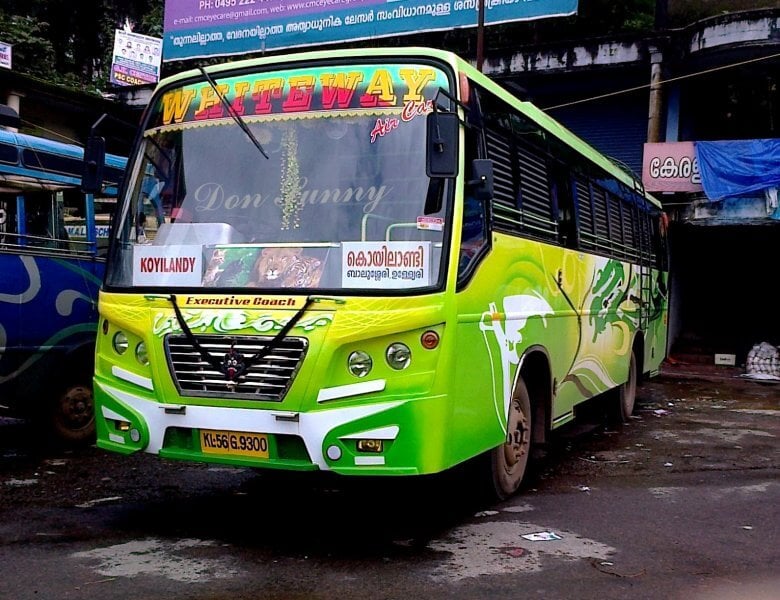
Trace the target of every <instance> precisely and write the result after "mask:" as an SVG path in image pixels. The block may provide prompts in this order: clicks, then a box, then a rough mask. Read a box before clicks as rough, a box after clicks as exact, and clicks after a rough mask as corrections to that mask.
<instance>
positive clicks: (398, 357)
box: [385, 342, 412, 371]
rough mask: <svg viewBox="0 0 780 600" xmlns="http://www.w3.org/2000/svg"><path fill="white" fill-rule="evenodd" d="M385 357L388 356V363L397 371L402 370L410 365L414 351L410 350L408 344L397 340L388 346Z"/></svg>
mask: <svg viewBox="0 0 780 600" xmlns="http://www.w3.org/2000/svg"><path fill="white" fill-rule="evenodd" d="M385 357H386V358H387V364H389V365H390V366H391V367H392V368H393V369H395V370H396V371H400V370H401V369H405V368H406V367H408V366H409V363H410V362H411V361H412V351H411V350H409V346H407V345H406V344H402V343H401V342H396V343H395V344H390V345H389V346H388V347H387V352H386V353H385Z"/></svg>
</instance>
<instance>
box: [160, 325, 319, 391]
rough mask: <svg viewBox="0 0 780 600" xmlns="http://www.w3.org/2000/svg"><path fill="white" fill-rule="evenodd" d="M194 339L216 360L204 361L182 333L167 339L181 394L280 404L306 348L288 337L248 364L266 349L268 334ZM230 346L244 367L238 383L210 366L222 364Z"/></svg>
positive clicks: (302, 340) (170, 364) (166, 346)
mask: <svg viewBox="0 0 780 600" xmlns="http://www.w3.org/2000/svg"><path fill="white" fill-rule="evenodd" d="M195 339H196V340H197V341H198V344H199V345H200V347H201V348H202V349H203V350H204V351H206V352H208V354H209V355H210V356H212V357H213V358H214V361H207V360H206V358H205V357H204V356H202V355H201V353H200V352H199V351H198V348H196V347H194V346H193V344H192V343H191V342H190V341H189V340H188V339H187V337H186V336H184V335H168V336H166V338H165V354H166V356H167V358H168V368H169V369H170V372H171V375H172V376H173V380H174V382H175V383H176V386H177V388H178V389H179V393H180V394H181V395H182V396H205V397H211V398H230V399H233V398H236V399H238V398H242V399H247V400H264V401H271V402H281V401H282V400H283V399H284V396H285V394H286V393H287V390H289V389H290V386H291V385H292V382H293V380H294V379H295V375H296V374H297V373H298V369H299V368H300V365H301V364H302V362H303V357H304V356H305V355H306V349H307V347H308V342H307V340H306V339H305V338H295V337H287V338H285V339H284V340H282V341H280V342H277V344H276V346H275V347H274V349H273V350H271V352H269V353H268V355H267V356H264V357H263V358H261V359H260V360H258V361H257V362H254V363H252V357H254V356H255V355H256V354H257V353H258V352H260V351H261V350H262V349H263V348H265V347H266V345H268V343H269V342H270V341H271V340H272V339H273V338H272V337H261V336H240V337H233V336H223V335H196V336H195ZM231 348H232V349H233V350H234V351H235V352H237V353H238V354H239V355H240V357H241V358H242V359H243V361H244V363H245V364H246V365H247V368H246V370H245V371H244V372H243V373H242V374H241V376H240V377H238V378H237V380H236V381H230V380H229V379H228V377H227V376H226V375H225V374H224V373H222V371H221V370H220V369H217V368H216V366H215V365H213V364H211V363H212V362H216V363H219V364H221V363H222V362H223V360H224V359H225V355H226V354H227V353H228V352H230V350H231Z"/></svg>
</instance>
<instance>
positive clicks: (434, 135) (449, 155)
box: [425, 111, 460, 178]
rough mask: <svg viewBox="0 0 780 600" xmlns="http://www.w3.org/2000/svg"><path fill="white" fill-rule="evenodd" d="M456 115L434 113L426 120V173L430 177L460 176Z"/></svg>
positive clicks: (458, 122)
mask: <svg viewBox="0 0 780 600" xmlns="http://www.w3.org/2000/svg"><path fill="white" fill-rule="evenodd" d="M459 127H460V121H459V119H458V115H457V114H455V113H444V112H438V111H433V112H432V113H428V116H427V117H426V120H425V133H426V135H425V138H426V140H425V142H426V147H425V173H426V175H428V177H445V178H447V177H455V176H456V175H457V174H458V129H459Z"/></svg>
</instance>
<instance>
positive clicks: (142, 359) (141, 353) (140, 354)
mask: <svg viewBox="0 0 780 600" xmlns="http://www.w3.org/2000/svg"><path fill="white" fill-rule="evenodd" d="M135 359H136V360H137V361H138V362H139V363H141V364H142V365H143V366H146V365H148V364H149V353H148V352H147V351H146V344H144V343H143V342H141V343H140V344H138V345H137V346H136V347H135Z"/></svg>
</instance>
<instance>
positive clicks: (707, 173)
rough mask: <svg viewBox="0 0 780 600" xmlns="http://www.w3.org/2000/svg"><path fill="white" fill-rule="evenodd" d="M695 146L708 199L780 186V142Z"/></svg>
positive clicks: (768, 140)
mask: <svg viewBox="0 0 780 600" xmlns="http://www.w3.org/2000/svg"><path fill="white" fill-rule="evenodd" d="M695 147H696V158H697V159H698V161H699V172H700V173H701V183H702V186H703V187H704V193H705V194H706V195H707V198H709V199H710V200H720V199H721V198H728V197H734V196H747V195H751V193H752V192H758V191H763V190H767V189H769V188H776V187H778V186H780V139H762V140H736V141H721V142H696V143H695Z"/></svg>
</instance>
